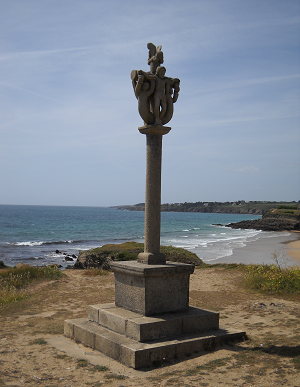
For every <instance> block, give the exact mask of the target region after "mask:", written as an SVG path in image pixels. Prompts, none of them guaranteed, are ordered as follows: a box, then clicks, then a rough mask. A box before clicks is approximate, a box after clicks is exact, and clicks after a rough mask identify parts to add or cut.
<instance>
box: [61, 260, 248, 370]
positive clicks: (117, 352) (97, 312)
mask: <svg viewBox="0 0 300 387" xmlns="http://www.w3.org/2000/svg"><path fill="white" fill-rule="evenodd" d="M111 268H112V270H113V271H114V274H115V303H111V304H99V305H90V306H89V307H88V318H79V319H74V320H66V321H65V327H64V334H65V336H67V337H69V338H71V339H73V340H75V341H78V342H81V343H82V344H84V345H86V346H87V347H91V348H93V349H95V350H98V351H100V352H102V353H104V354H105V355H107V356H109V357H111V358H112V359H115V360H117V361H119V362H120V363H122V364H125V365H126V366H129V367H133V368H136V369H138V368H147V367H150V366H153V365H159V364H161V363H162V362H163V361H164V360H171V359H179V358H180V357H182V356H184V355H187V354H192V353H194V352H199V351H201V350H203V349H213V348H214V347H215V346H216V345H218V344H223V343H227V342H229V341H236V340H240V341H241V340H243V339H244V338H245V337H246V333H245V332H239V331H235V330H233V329H231V328H220V327H219V313H216V312H211V311H208V310H203V309H199V308H194V307H190V306H189V277H190V274H192V273H193V271H194V266H193V265H187V264H183V263H174V262H166V264H164V265H148V264H145V263H141V262H132V261H130V262H113V263H112V264H111Z"/></svg>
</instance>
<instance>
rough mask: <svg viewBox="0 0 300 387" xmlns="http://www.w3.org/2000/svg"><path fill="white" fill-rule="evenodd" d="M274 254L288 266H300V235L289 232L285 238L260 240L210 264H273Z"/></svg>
mask: <svg viewBox="0 0 300 387" xmlns="http://www.w3.org/2000/svg"><path fill="white" fill-rule="evenodd" d="M275 252H277V253H278V254H279V255H281V256H284V257H286V259H284V260H285V263H286V264H287V265H288V266H293V265H297V266H300V233H299V232H291V233H290V235H285V236H279V237H274V238H260V239H258V240H257V241H252V242H249V243H247V244H246V246H245V247H240V248H236V249H234V250H233V254H232V255H230V256H228V257H223V258H219V259H216V260H215V261H210V263H245V264H251V263H254V264H262V263H264V264H272V263H275V261H274V260H273V259H272V257H273V255H272V254H273V253H275ZM281 263H283V262H282V261H281Z"/></svg>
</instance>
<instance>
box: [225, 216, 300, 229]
mask: <svg viewBox="0 0 300 387" xmlns="http://www.w3.org/2000/svg"><path fill="white" fill-rule="evenodd" d="M226 227H231V228H234V229H238V228H240V229H243V230H245V229H252V230H262V231H299V230H300V223H299V219H292V218H282V217H274V218H272V217H263V218H261V219H254V220H242V221H241V222H238V223H230V224H227V225H226Z"/></svg>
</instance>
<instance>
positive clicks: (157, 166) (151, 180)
mask: <svg viewBox="0 0 300 387" xmlns="http://www.w3.org/2000/svg"><path fill="white" fill-rule="evenodd" d="M161 156H162V135H161V134H147V167H146V195H145V246H144V247H145V253H152V254H159V252H160V205H161Z"/></svg>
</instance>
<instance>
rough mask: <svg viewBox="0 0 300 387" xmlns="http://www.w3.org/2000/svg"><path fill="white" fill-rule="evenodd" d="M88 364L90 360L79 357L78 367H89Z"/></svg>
mask: <svg viewBox="0 0 300 387" xmlns="http://www.w3.org/2000/svg"><path fill="white" fill-rule="evenodd" d="M88 365H89V362H88V361H87V360H85V359H78V360H77V368H80V367H87V366H88Z"/></svg>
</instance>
